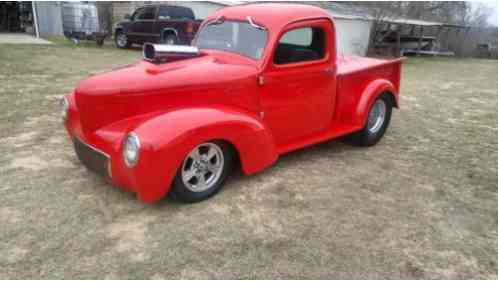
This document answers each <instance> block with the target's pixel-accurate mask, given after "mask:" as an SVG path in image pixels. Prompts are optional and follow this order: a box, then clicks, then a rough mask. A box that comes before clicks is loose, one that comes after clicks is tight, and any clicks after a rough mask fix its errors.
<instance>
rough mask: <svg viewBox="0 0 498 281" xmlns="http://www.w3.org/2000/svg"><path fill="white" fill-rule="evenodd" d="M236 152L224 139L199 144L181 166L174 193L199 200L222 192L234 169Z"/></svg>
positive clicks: (175, 179)
mask: <svg viewBox="0 0 498 281" xmlns="http://www.w3.org/2000/svg"><path fill="white" fill-rule="evenodd" d="M234 155H235V153H234V151H233V148H232V147H231V146H230V145H228V144H227V143H225V142H222V141H210V142H206V143H203V144H200V145H198V146H197V147H195V148H194V149H193V150H192V151H191V152H190V153H189V154H188V155H187V156H186V157H185V159H184V160H183V162H182V164H181V166H180V167H179V168H178V171H177V173H176V176H175V178H174V180H173V185H172V187H171V195H172V197H173V198H175V199H178V200H180V201H183V202H187V203H195V202H199V201H203V200H205V199H208V198H209V197H211V196H213V195H215V194H216V193H218V192H219V191H220V190H221V188H222V187H223V185H224V183H225V180H226V178H227V177H228V175H229V174H230V172H231V171H232V169H233V164H234Z"/></svg>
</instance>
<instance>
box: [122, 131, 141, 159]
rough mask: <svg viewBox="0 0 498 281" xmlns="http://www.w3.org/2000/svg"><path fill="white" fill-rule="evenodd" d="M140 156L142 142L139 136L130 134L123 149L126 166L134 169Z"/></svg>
mask: <svg viewBox="0 0 498 281" xmlns="http://www.w3.org/2000/svg"><path fill="white" fill-rule="evenodd" d="M139 156H140V140H139V138H138V136H137V135H135V134H134V133H130V134H129V135H128V136H127V137H126V140H125V143H124V147H123V158H124V161H125V164H126V166H128V167H133V166H135V165H136V164H137V162H138V157H139Z"/></svg>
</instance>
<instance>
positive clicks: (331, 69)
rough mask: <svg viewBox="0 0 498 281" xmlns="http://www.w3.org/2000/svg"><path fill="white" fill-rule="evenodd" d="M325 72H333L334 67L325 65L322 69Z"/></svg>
mask: <svg viewBox="0 0 498 281" xmlns="http://www.w3.org/2000/svg"><path fill="white" fill-rule="evenodd" d="M323 72H325V74H333V73H334V68H333V67H327V68H325V69H324V70H323Z"/></svg>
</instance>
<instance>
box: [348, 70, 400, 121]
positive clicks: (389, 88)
mask: <svg viewBox="0 0 498 281" xmlns="http://www.w3.org/2000/svg"><path fill="white" fill-rule="evenodd" d="M383 93H388V94H390V95H391V96H392V98H393V101H394V106H395V107H398V104H399V103H398V99H399V95H398V91H396V89H395V87H394V85H393V84H392V83H391V82H390V81H389V80H386V79H377V80H374V81H372V82H370V83H369V84H368V85H367V87H366V88H365V90H363V92H362V95H361V98H360V101H359V102H358V107H357V109H356V118H355V120H359V122H360V124H361V126H362V127H363V126H364V125H365V123H366V121H367V116H368V112H369V110H370V107H371V106H372V105H373V103H374V102H375V100H376V99H377V98H378V97H379V96H380V95H381V94H383Z"/></svg>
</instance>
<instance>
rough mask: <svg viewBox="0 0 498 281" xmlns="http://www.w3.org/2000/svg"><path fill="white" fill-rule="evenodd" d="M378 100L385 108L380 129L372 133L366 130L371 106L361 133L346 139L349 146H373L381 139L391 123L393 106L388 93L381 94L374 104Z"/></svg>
mask: <svg viewBox="0 0 498 281" xmlns="http://www.w3.org/2000/svg"><path fill="white" fill-rule="evenodd" d="M379 100H380V101H382V102H384V104H385V106H386V110H385V117H384V121H383V123H382V125H381V127H380V128H379V129H378V130H376V131H374V132H372V131H371V130H369V128H368V123H369V122H368V119H369V116H370V113H371V111H372V109H373V106H372V108H370V110H369V112H368V113H369V115H368V116H367V121H366V122H365V127H363V129H362V130H361V131H358V132H356V133H353V134H351V135H349V136H348V137H347V138H346V139H347V140H348V141H349V142H350V143H351V144H353V145H355V146H364V147H368V146H373V145H375V144H377V143H378V142H379V141H380V140H381V139H382V137H383V136H384V134H385V133H386V131H387V128H388V127H389V123H390V121H391V114H392V108H393V106H394V104H393V100H392V98H391V96H390V94H388V93H384V94H381V95H380V96H379V97H378V98H377V99H376V100H375V102H374V104H375V103H376V102H377V101H379Z"/></svg>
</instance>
